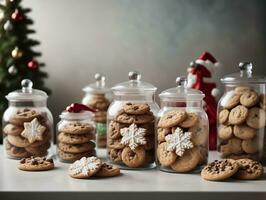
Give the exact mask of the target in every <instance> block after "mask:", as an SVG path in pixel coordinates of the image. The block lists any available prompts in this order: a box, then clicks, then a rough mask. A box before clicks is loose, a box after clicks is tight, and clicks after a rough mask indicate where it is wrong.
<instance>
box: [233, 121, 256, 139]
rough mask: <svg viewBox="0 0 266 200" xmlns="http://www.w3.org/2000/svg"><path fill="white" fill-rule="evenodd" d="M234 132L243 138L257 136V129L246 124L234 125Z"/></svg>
mask: <svg viewBox="0 0 266 200" xmlns="http://www.w3.org/2000/svg"><path fill="white" fill-rule="evenodd" d="M233 132H234V135H235V136H236V137H238V138H240V139H242V140H249V139H252V138H254V137H255V136H256V129H254V128H250V127H249V126H247V125H245V124H242V125H234V128H233Z"/></svg>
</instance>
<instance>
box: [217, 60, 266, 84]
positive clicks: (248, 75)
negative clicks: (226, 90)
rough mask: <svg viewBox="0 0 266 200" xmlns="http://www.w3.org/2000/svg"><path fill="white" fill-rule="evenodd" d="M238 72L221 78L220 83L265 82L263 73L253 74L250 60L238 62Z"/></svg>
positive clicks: (265, 78)
mask: <svg viewBox="0 0 266 200" xmlns="http://www.w3.org/2000/svg"><path fill="white" fill-rule="evenodd" d="M238 68H239V72H236V73H232V74H228V75H226V76H225V77H223V78H221V82H222V83H226V84H230V83H231V84H234V83H266V77H265V75H254V74H253V64H252V63H251V62H240V63H239V65H238Z"/></svg>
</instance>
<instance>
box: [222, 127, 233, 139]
mask: <svg viewBox="0 0 266 200" xmlns="http://www.w3.org/2000/svg"><path fill="white" fill-rule="evenodd" d="M218 136H219V138H220V139H222V140H228V139H230V138H232V137H233V128H232V126H230V125H229V126H223V125H222V126H220V127H219V130H218Z"/></svg>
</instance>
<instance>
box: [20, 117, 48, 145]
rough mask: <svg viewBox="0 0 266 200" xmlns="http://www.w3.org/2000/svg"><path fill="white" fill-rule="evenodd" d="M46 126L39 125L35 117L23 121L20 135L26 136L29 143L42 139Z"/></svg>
mask: <svg viewBox="0 0 266 200" xmlns="http://www.w3.org/2000/svg"><path fill="white" fill-rule="evenodd" d="M45 130H46V127H45V126H43V125H41V124H40V122H39V121H38V119H37V118H34V119H33V120H32V121H31V122H24V130H23V131H22V133H21V135H22V136H23V137H24V138H27V139H28V141H29V142H30V143H33V142H35V141H41V140H43V137H42V136H43V133H44V131H45Z"/></svg>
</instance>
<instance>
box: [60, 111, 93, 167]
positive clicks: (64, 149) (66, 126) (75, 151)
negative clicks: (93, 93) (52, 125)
mask: <svg viewBox="0 0 266 200" xmlns="http://www.w3.org/2000/svg"><path fill="white" fill-rule="evenodd" d="M59 117H60V119H61V121H60V122H58V124H57V156H58V158H59V160H60V161H62V162H74V161H76V160H79V159H80V158H82V157H84V156H85V157H89V156H96V151H95V146H96V145H95V123H94V120H93V117H94V115H93V113H91V112H90V111H81V112H78V113H72V112H68V111H63V112H62V113H61V115H60V116H59Z"/></svg>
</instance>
